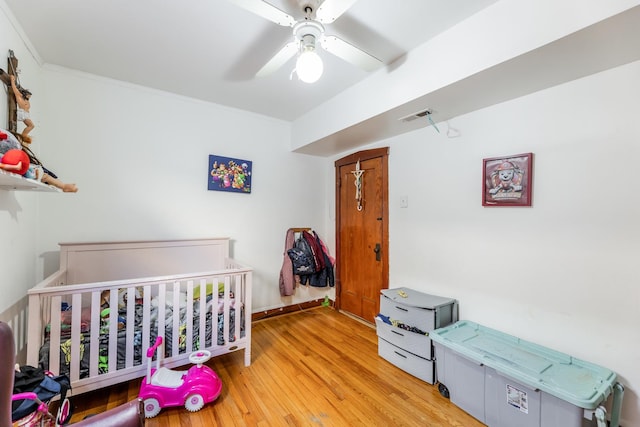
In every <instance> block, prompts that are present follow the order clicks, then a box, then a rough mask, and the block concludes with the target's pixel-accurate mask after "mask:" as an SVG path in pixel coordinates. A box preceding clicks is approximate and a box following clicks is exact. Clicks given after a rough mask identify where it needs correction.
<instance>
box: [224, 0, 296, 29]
mask: <svg viewBox="0 0 640 427" xmlns="http://www.w3.org/2000/svg"><path fill="white" fill-rule="evenodd" d="M227 1H229V2H230V3H233V4H235V5H237V6H240V7H241V8H243V9H245V10H248V11H249V12H251V13H255V14H256V15H258V16H261V17H263V18H265V19H268V20H269V21H271V22H275V23H276V24H278V25H282V26H283V27H293V25H294V24H295V23H296V20H295V19H293V17H292V16H290V15H289V14H287V13H285V12H283V11H282V10H280V9H278V8H277V7H275V6H274V5H272V4H270V3H267V2H266V1H262V0H227Z"/></svg>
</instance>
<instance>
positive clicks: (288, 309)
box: [251, 298, 333, 322]
mask: <svg viewBox="0 0 640 427" xmlns="http://www.w3.org/2000/svg"><path fill="white" fill-rule="evenodd" d="M323 306H327V302H325V299H324V298H320V299H315V300H311V301H305V302H300V303H298V304H291V305H287V306H284V307H278V308H272V309H269V310H263V311H258V312H256V313H252V314H251V321H252V322H256V321H258V320H264V319H268V318H270V317H275V316H280V315H283V314H289V313H295V312H297V311H303V310H308V309H310V308H316V307H323ZM328 306H329V307H333V301H332V300H328Z"/></svg>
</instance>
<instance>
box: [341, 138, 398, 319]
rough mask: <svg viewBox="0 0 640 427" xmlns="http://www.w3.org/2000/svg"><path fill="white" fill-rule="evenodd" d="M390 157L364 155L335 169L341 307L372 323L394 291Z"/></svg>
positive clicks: (372, 152) (379, 151) (348, 159)
mask: <svg viewBox="0 0 640 427" xmlns="http://www.w3.org/2000/svg"><path fill="white" fill-rule="evenodd" d="M388 152H389V149H388V148H380V149H374V150H366V151H361V152H358V153H355V154H351V155H349V156H347V157H344V158H342V159H340V160H338V161H336V163H335V165H336V306H337V308H338V309H340V310H343V311H346V312H349V313H351V314H353V315H355V316H357V317H360V318H362V319H364V320H365V321H367V322H371V323H374V318H375V316H376V315H377V314H378V312H379V310H380V290H382V289H387V288H388V287H389V257H388V247H389V242H388V205H387V198H388V190H387V186H388V178H387V163H388V161H387V160H388ZM358 162H359V167H360V170H361V171H363V172H362V175H361V185H360V201H358V199H357V198H356V192H357V187H356V185H355V180H356V174H354V171H356V170H357V166H358Z"/></svg>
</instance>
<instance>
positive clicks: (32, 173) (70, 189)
mask: <svg viewBox="0 0 640 427" xmlns="http://www.w3.org/2000/svg"><path fill="white" fill-rule="evenodd" d="M20 138H21V136H20V135H14V134H13V133H11V132H9V131H6V130H4V129H0V169H4V170H6V171H8V172H13V173H16V174H19V175H23V176H24V177H26V178H30V179H36V180H38V181H42V182H43V183H45V184H48V185H52V186H54V187H57V188H59V189H61V190H62V191H64V192H65V193H75V192H77V191H78V187H77V186H76V185H75V184H68V183H64V182H62V181H60V180H59V179H58V177H57V176H56V175H55V174H54V173H53V172H51V171H50V170H48V169H46V168H45V167H44V166H43V165H42V163H41V162H40V160H38V158H37V157H36V156H35V154H33V151H31V149H30V148H29V147H26V146H23V145H22V144H21V142H20ZM11 150H17V151H21V152H22V154H18V153H13V154H12V155H10V156H9V158H7V160H6V162H5V161H3V160H1V159H4V155H5V154H7V153H8V152H9V151H11ZM13 156H16V157H18V158H19V159H24V156H26V159H27V161H28V162H27V163H26V171H25V172H24V173H20V172H19V171H21V170H22V169H24V168H25V162H24V160H22V162H21V164H20V165H19V167H18V162H19V161H16V160H15V158H14V157H13Z"/></svg>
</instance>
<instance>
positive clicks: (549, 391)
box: [430, 321, 623, 427]
mask: <svg viewBox="0 0 640 427" xmlns="http://www.w3.org/2000/svg"><path fill="white" fill-rule="evenodd" d="M430 337H431V340H432V342H433V345H434V348H435V358H436V379H437V381H438V382H439V383H440V384H441V385H444V386H446V388H447V389H448V392H449V396H450V398H451V401H452V402H453V403H455V404H456V405H457V406H459V407H460V408H462V409H464V410H465V411H466V412H468V413H469V414H470V415H472V416H473V417H475V418H477V419H478V420H480V421H481V422H483V423H485V424H487V425H488V426H490V427H513V426H518V427H582V426H583V424H584V423H585V420H591V419H592V416H593V413H594V410H596V409H597V407H598V405H601V404H602V403H603V402H604V401H605V400H606V399H607V397H608V396H609V395H610V394H611V392H612V391H614V390H615V391H616V393H614V405H613V407H614V408H615V413H613V414H612V418H615V419H616V420H617V419H618V417H619V410H620V405H621V401H622V394H621V393H622V391H621V390H623V388H622V386H620V385H619V384H617V383H616V374H615V373H614V372H613V371H611V370H609V369H606V368H603V367H601V366H598V365H595V364H592V363H589V362H585V361H583V360H580V359H576V358H574V357H572V356H569V355H567V354H563V353H560V352H557V351H554V350H551V349H548V348H545V347H542V346H540V345H537V344H533V343H530V342H527V341H524V340H521V339H520V338H517V337H514V336H511V335H507V334H504V333H502V332H499V331H496V330H493V329H490V328H486V327H484V326H481V325H478V324H477V323H474V322H469V321H460V322H457V323H455V324H453V325H450V326H447V327H444V328H440V329H437V330H434V331H432V332H431V333H430Z"/></svg>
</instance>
